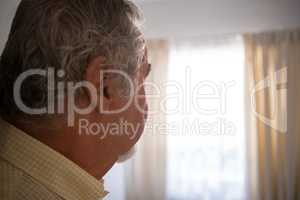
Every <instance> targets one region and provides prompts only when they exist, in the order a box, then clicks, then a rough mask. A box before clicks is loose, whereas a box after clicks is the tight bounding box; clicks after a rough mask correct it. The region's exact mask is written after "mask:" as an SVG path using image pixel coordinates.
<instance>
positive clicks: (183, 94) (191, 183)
mask: <svg viewBox="0 0 300 200" xmlns="http://www.w3.org/2000/svg"><path fill="white" fill-rule="evenodd" d="M199 43H200V44H195V43H194V41H193V43H192V42H191V43H190V44H189V43H187V42H183V43H181V44H179V43H177V44H174V45H173V47H172V51H171V55H170V67H169V82H171V83H174V84H170V85H169V86H168V87H167V92H168V95H172V94H174V97H175V96H177V97H179V98H173V99H169V100H168V103H167V108H168V110H169V111H170V112H169V113H168V125H169V126H170V127H173V129H172V131H170V132H169V133H168V140H167V141H168V153H167V154H168V159H167V196H168V199H170V200H176V199H180V200H183V199H184V200H199V199H201V200H202V199H203V200H206V199H207V200H219V199H223V200H226V199H228V200H229V199H230V200H232V199H245V170H246V169H245V167H246V166H245V141H244V138H245V130H244V63H245V61H244V47H243V42H242V39H241V38H230V39H224V40H217V42H205V43H203V42H199Z"/></svg>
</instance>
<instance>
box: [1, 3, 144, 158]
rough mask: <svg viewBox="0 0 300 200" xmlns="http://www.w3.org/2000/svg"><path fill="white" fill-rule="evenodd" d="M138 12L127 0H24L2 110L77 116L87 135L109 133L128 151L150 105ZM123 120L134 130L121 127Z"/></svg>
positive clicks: (6, 58)
mask: <svg viewBox="0 0 300 200" xmlns="http://www.w3.org/2000/svg"><path fill="white" fill-rule="evenodd" d="M139 20H140V13H139V11H138V9H137V7H136V6H135V5H134V4H133V3H131V2H129V1H127V0H22V1H21V3H20V5H19V7H18V10H17V13H16V16H15V18H14V20H13V24H12V28H11V32H10V35H9V38H8V41H7V43H6V47H5V49H4V51H3V54H2V56H1V60H0V114H1V116H2V117H3V118H7V119H17V120H20V119H23V118H26V119H32V121H33V122H35V123H36V122H38V121H34V120H36V119H37V118H38V119H39V118H41V119H43V120H41V121H46V123H48V122H49V123H50V121H52V122H53V121H55V123H59V122H61V123H65V124H66V123H68V125H69V126H70V124H69V123H70V121H71V122H72V127H71V129H72V130H73V131H76V132H77V133H80V134H83V135H85V136H83V137H88V136H89V137H90V136H91V135H93V136H95V135H97V136H99V137H101V138H102V139H103V140H105V138H106V136H107V138H109V139H107V140H108V141H109V143H111V145H115V146H118V148H117V149H118V150H116V152H114V153H115V154H122V153H124V152H126V151H128V150H129V149H130V148H131V147H132V146H133V145H134V144H135V143H136V141H137V140H138V138H139V137H140V135H141V133H142V131H143V129H144V123H145V116H146V111H147V105H146V100H145V93H144V88H143V86H142V85H143V81H144V79H145V77H146V76H147V74H148V71H149V65H148V63H147V53H146V48H145V41H144V38H143V35H142V33H141V31H140V30H139V27H138V24H137V23H138V21H139ZM28 71H30V72H31V73H28ZM49 71H51V72H52V73H49ZM35 72H37V73H35ZM26 73H27V74H26ZM20 76H21V77H22V76H23V78H20ZM50 79H51V80H50ZM51 81H52V82H51ZM18 84H19V85H18ZM18 86H19V87H18ZM70 90H71V92H70ZM20 102H21V104H20ZM20 105H21V106H20ZM22 105H23V107H26V108H31V109H32V110H35V111H37V112H36V113H35V112H33V113H28V112H26V109H24V108H22ZM42 108H45V109H42ZM75 108H76V109H75ZM86 108H89V109H86ZM27 110H28V109H27ZM87 110H88V111H87ZM38 111H39V112H38ZM81 111H82V112H81ZM37 113H38V115H37ZM70 113H71V114H72V118H71V120H70V116H69V115H70ZM58 119H59V120H58ZM96 123H97V124H98V126H96ZM124 124H127V131H126V132H122V133H120V130H121V129H119V131H117V127H116V126H117V125H119V128H122V127H121V126H125V125H124ZM128 124H129V126H132V128H130V127H129V128H128ZM61 125H62V124H60V126H61ZM80 126H83V127H80ZM69 128H70V127H69ZM112 128H115V130H114V131H112ZM97 131H98V132H97ZM105 131H107V132H105ZM123 131H124V130H123ZM117 132H118V133H119V134H123V135H121V136H120V135H118V136H116V135H117ZM96 133H97V134H96ZM104 136H105V137H104Z"/></svg>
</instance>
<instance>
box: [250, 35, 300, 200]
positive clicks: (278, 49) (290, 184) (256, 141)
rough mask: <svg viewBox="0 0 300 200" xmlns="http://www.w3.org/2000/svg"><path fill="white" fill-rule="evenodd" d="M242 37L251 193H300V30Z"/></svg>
mask: <svg viewBox="0 0 300 200" xmlns="http://www.w3.org/2000/svg"><path fill="white" fill-rule="evenodd" d="M244 39H245V48H246V70H247V75H248V77H247V80H248V81H247V86H248V88H247V89H248V90H247V101H246V103H247V104H248V105H249V110H248V113H247V119H248V150H249V151H248V158H249V159H248V164H249V165H248V166H249V167H248V172H249V177H250V178H249V181H248V183H249V188H250V191H249V192H250V193H249V199H263V200H265V199H266V200H277V199H280V200H281V199H282V200H294V199H300V177H299V175H300V171H299V167H300V31H298V30H297V31H281V32H270V33H259V34H247V35H245V36H244Z"/></svg>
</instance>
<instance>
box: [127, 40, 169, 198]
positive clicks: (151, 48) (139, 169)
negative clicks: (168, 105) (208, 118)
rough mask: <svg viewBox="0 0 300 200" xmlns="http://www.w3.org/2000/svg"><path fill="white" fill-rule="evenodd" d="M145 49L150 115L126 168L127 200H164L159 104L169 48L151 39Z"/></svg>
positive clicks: (163, 139) (163, 141)
mask: <svg viewBox="0 0 300 200" xmlns="http://www.w3.org/2000/svg"><path fill="white" fill-rule="evenodd" d="M147 46H148V53H149V59H150V60H149V62H150V63H151V64H152V71H151V74H150V75H149V77H148V80H147V81H146V82H148V84H146V85H145V88H146V93H147V95H148V105H149V115H148V121H147V124H146V127H145V132H144V134H143V136H142V138H141V140H140V141H139V143H138V145H137V147H136V155H135V156H134V157H133V159H132V160H131V161H130V162H129V163H127V165H126V167H125V173H126V174H125V176H126V198H127V199H128V200H140V199H143V200H154V199H155V200H163V199H165V191H166V189H165V188H166V177H165V174H166V172H165V171H166V136H165V132H164V130H163V129H161V128H160V126H161V125H164V124H165V123H166V116H165V113H163V112H162V111H161V106H164V105H161V102H163V98H164V97H165V88H164V87H163V84H164V83H165V82H166V80H167V67H168V57H169V56H168V54H169V45H168V42H167V41H164V40H151V41H148V44H147ZM158 90H159V91H158ZM151 96H152V97H153V98H151ZM154 97H155V98H154Z"/></svg>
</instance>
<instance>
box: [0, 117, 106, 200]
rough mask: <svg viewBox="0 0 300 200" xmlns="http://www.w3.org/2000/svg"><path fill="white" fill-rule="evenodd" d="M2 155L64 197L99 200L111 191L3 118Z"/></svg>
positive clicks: (0, 155) (0, 147)
mask: <svg viewBox="0 0 300 200" xmlns="http://www.w3.org/2000/svg"><path fill="white" fill-rule="evenodd" d="M0 157H2V158H3V159H5V160H7V161H8V162H10V163H11V164H12V165H14V166H16V167H17V168H19V169H21V170H22V171H24V172H25V173H27V174H29V175H30V176H32V177H33V178H35V179H36V180H38V181H39V182H40V183H42V184H43V185H45V186H46V187H47V188H48V189H49V190H51V191H53V192H54V193H56V194H58V195H59V196H61V197H62V198H64V199H67V200H74V199H78V200H81V199H82V200H98V199H102V198H103V197H105V196H106V194H107V192H106V191H104V186H103V181H98V180H97V179H95V178H94V177H92V176H91V175H89V174H88V173H87V172H85V171H84V170H83V169H81V168H80V167H79V166H78V165H76V164H75V163H73V162H72V161H70V160H69V159H67V158H65V157H64V156H63V155H61V154H59V153H58V152H56V151H54V150H53V149H51V148H50V147H48V146H46V145H45V144H43V143H41V142H39V141H38V140H36V139H34V138H33V137H31V136H29V135H28V134H26V133H24V132H23V131H21V130H19V129H17V128H16V127H14V126H12V125H10V124H9V123H7V122H5V121H3V120H0Z"/></svg>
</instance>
